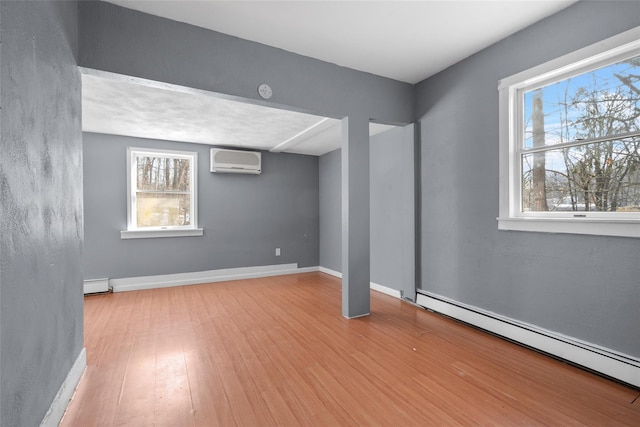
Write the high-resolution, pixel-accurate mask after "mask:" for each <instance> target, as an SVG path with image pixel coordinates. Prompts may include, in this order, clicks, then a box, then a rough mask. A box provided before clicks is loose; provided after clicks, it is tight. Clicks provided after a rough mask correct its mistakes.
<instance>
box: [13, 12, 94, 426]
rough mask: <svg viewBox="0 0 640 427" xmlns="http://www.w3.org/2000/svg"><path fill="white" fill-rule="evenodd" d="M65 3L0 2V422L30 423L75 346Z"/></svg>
mask: <svg viewBox="0 0 640 427" xmlns="http://www.w3.org/2000/svg"><path fill="white" fill-rule="evenodd" d="M76 7H77V5H76V3H75V2H7V1H3V2H1V3H0V19H1V21H0V28H1V31H2V32H1V40H2V50H1V54H0V55H1V56H0V58H1V70H0V74H1V77H0V81H1V93H0V103H1V105H2V110H1V113H0V114H1V123H2V129H1V134H0V139H1V147H2V148H1V155H0V203H1V204H0V301H1V305H0V425H2V426H7V427H9V426H37V425H40V422H41V421H42V419H43V417H44V416H45V414H46V412H47V410H48V409H49V407H50V405H51V403H52V401H53V399H54V397H55V395H56V393H57V392H58V390H59V388H60V386H61V385H62V383H63V381H64V380H65V377H66V375H67V373H68V372H69V370H70V368H71V366H72V365H73V363H74V361H75V360H76V358H77V357H78V355H79V353H80V352H81V350H82V340H83V323H82V316H83V299H82V265H81V258H82V233H83V231H82V230H83V224H82V136H81V130H80V129H81V126H80V114H81V109H80V76H79V73H78V70H77V68H76V60H75V56H76V52H77V41H78V38H77V9H76Z"/></svg>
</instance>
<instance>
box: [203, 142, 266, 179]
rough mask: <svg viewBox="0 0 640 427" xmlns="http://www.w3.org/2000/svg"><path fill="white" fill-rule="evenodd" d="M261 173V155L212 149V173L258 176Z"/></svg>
mask: <svg viewBox="0 0 640 427" xmlns="http://www.w3.org/2000/svg"><path fill="white" fill-rule="evenodd" d="M261 171H262V155H261V153H258V152H256V151H240V150H226V149H223V148H212V149H211V172H218V173H248V174H253V175H258V174H259V173H260V172H261Z"/></svg>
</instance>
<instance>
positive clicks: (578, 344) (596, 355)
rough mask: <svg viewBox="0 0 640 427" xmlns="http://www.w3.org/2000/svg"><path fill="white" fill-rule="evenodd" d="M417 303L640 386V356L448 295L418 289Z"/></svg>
mask: <svg viewBox="0 0 640 427" xmlns="http://www.w3.org/2000/svg"><path fill="white" fill-rule="evenodd" d="M416 303H417V304H418V305H420V306H422V307H424V308H427V309H429V310H432V311H435V312H437V313H441V314H444V315H447V316H449V317H452V318H454V319H457V320H460V321H462V322H465V323H468V324H470V325H473V326H476V327H478V328H480V329H484V330H486V331H488V332H491V333H494V334H496V335H499V336H502V337H504V338H507V339H509V340H512V341H515V342H517V343H520V344H523V345H525V346H527V347H531V348H533V349H536V350H539V351H542V352H544V353H547V354H550V355H552V356H555V357H558V358H560V359H563V360H566V361H568V362H571V363H574V364H576V365H579V366H582V367H584V368H587V369H589V370H592V371H595V372H598V373H600V374H603V375H605V376H608V377H611V378H614V379H616V380H618V381H621V382H623V383H627V384H630V385H632V386H634V387H640V359H638V358H636V357H633V356H629V355H626V354H623V353H619V352H617V351H614V350H611V349H608V348H605V347H601V346H598V345H595V344H591V343H588V342H585V341H582V340H579V339H576V338H572V337H569V336H566V335H562V334H559V333H557V332H554V331H550V330H548V329H544V328H540V327H538V326H535V325H531V324H528V323H525V322H520V321H518V320H515V319H511V318H509V317H506V316H502V315H499V314H497V313H493V312H490V311H487V310H483V309H481V308H478V307H474V306H471V305H467V304H464V303H460V302H457V301H454V300H452V299H449V298H447V297H444V296H441V295H437V294H433V293H431V292H425V291H421V290H418V293H417V299H416Z"/></svg>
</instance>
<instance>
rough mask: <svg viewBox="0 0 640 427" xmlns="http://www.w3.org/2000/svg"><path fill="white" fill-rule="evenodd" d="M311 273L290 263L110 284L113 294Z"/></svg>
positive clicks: (166, 275) (181, 274)
mask: <svg viewBox="0 0 640 427" xmlns="http://www.w3.org/2000/svg"><path fill="white" fill-rule="evenodd" d="M312 271H318V267H305V268H298V264H297V263H292V264H277V265H264V266H258V267H241V268H225V269H220V270H208V271H196V272H192V273H177V274H163V275H158V276H141V277H129V278H122V279H111V280H110V283H111V287H112V289H113V292H126V291H140V290H145V289H155V288H168V287H171V286H184V285H197V284H201V283H212V282H225V281H228V280H239V279H255V278H259V277H270V276H283V275H286V274H297V273H309V272H312Z"/></svg>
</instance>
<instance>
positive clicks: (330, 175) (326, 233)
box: [319, 149, 342, 272]
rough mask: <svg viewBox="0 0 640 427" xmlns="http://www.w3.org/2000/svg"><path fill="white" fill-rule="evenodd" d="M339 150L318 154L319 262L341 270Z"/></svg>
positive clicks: (323, 265)
mask: <svg viewBox="0 0 640 427" xmlns="http://www.w3.org/2000/svg"><path fill="white" fill-rule="evenodd" d="M340 154H341V153H340V150H339V149H338V150H334V151H331V152H329V153H327V154H325V155H323V156H320V160H319V169H320V264H319V265H321V266H322V267H325V268H328V269H330V270H333V271H337V272H341V271H342V248H341V245H340V241H341V239H342V217H341V212H342V208H341V205H342V203H341V201H340V198H341V191H340V190H341V188H342V187H341V185H340V182H341V176H340V173H341V166H340V164H341V163H340Z"/></svg>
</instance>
